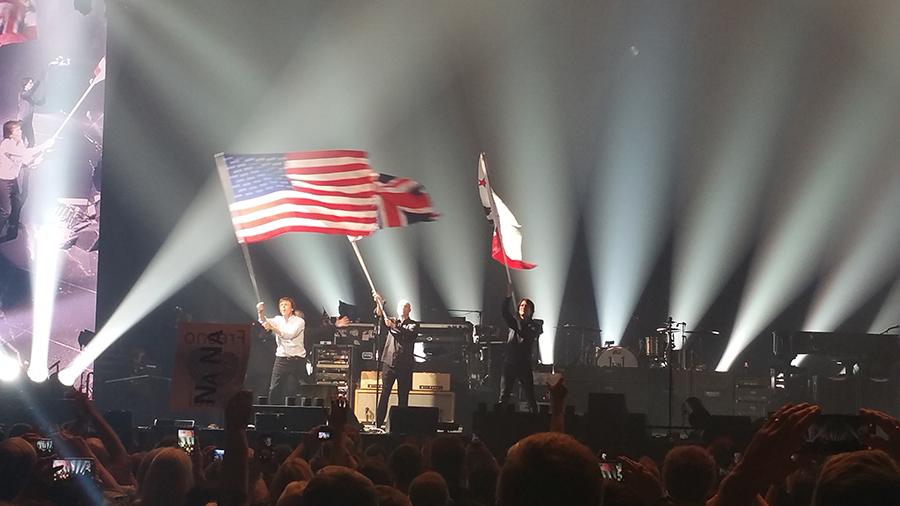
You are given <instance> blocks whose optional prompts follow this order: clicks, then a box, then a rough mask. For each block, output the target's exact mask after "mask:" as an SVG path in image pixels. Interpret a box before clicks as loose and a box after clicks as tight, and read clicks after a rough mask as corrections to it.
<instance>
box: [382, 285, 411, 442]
mask: <svg viewBox="0 0 900 506" xmlns="http://www.w3.org/2000/svg"><path fill="white" fill-rule="evenodd" d="M374 298H375V304H376V315H377V316H378V317H379V318H380V319H382V320H384V326H385V328H386V329H387V337H386V339H385V341H384V350H383V352H382V354H381V360H382V366H381V383H382V390H381V397H380V398H379V399H378V406H377V408H376V409H375V424H376V426H377V427H381V426H383V425H384V420H385V418H386V417H387V410H388V404H389V402H390V399H391V389H393V388H394V382H396V383H397V405H398V406H400V407H406V406H408V405H409V391H410V390H412V378H413V365H414V364H415V360H414V359H413V346H414V344H415V342H416V338H417V337H418V335H419V323H418V322H417V321H415V320H413V319H412V318H410V317H409V314H410V312H411V311H412V305H411V304H410V303H409V302H408V301H401V302H400V303H399V304H398V305H397V312H398V313H399V314H400V316H399V317H398V318H389V317H388V316H387V314H383V311H382V308H383V306H384V300H383V299H382V298H381V295H379V294H377V293H375V294H374Z"/></svg>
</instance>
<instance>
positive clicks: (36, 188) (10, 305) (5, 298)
mask: <svg viewBox="0 0 900 506" xmlns="http://www.w3.org/2000/svg"><path fill="white" fill-rule="evenodd" d="M105 52H106V16H105V5H104V2H102V1H101V0H74V1H73V0H0V122H2V123H3V125H4V132H3V134H4V135H3V137H4V139H3V140H2V142H0V352H2V354H3V355H5V357H6V358H7V359H9V358H11V359H13V360H15V361H16V362H18V364H19V366H20V367H21V369H22V371H25V370H26V369H27V367H28V364H29V361H30V360H31V352H32V343H33V341H34V339H35V335H36V334H38V337H40V335H43V336H45V338H46V336H47V334H48V333H49V352H48V357H47V366H48V367H49V368H50V372H51V373H52V372H53V371H54V370H55V369H56V366H57V365H58V366H59V367H65V366H66V365H67V364H68V363H69V362H70V361H71V360H72V359H73V358H74V357H75V355H77V354H78V352H79V350H80V345H79V342H78V341H79V339H78V336H79V334H82V331H84V330H87V331H93V330H94V325H95V312H96V294H97V257H98V250H99V246H100V242H99V238H100V237H99V219H100V192H101V183H100V180H101V172H102V146H103V104H104V79H105ZM48 325H49V329H48ZM48 330H49V332H48ZM88 335H89V334H86V333H85V334H83V336H88ZM83 340H84V337H82V341H83ZM5 363H9V362H8V360H7V361H6V362H5Z"/></svg>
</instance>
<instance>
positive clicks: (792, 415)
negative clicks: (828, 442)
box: [707, 403, 821, 506]
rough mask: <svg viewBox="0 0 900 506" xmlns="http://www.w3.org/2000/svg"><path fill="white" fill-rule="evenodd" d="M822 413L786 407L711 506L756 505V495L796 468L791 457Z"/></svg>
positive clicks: (758, 435) (755, 439)
mask: <svg viewBox="0 0 900 506" xmlns="http://www.w3.org/2000/svg"><path fill="white" fill-rule="evenodd" d="M820 412H821V409H820V408H819V407H818V406H816V405H813V404H808V403H803V404H796V405H793V404H787V405H785V406H784V407H782V408H781V409H779V410H778V411H776V412H775V413H774V414H773V415H772V416H771V417H770V418H769V420H768V421H767V422H766V423H765V425H763V426H762V428H760V429H759V430H758V431H757V432H756V434H755V435H754V436H753V439H752V440H751V441H750V444H748V445H747V448H746V449H745V450H744V454H743V457H742V458H741V460H739V461H738V462H737V464H736V465H735V466H734V468H733V469H732V470H731V472H729V473H728V475H726V476H725V478H723V479H722V482H721V483H720V485H719V490H718V493H717V494H716V496H715V497H713V498H712V499H710V500H709V501H708V502H707V505H708V506H740V505H744V504H755V503H756V502H757V495H759V494H763V493H765V492H766V489H767V488H768V486H769V485H771V484H772V483H776V482H780V481H782V480H783V479H784V478H785V477H786V476H787V475H788V474H790V472H791V471H792V469H793V468H794V466H795V464H794V462H792V460H791V456H792V455H793V454H794V453H796V452H797V450H799V449H800V446H801V445H802V444H803V441H804V439H805V438H804V436H805V433H806V430H807V429H808V428H809V426H810V424H812V422H813V420H815V418H816V417H817V416H818V415H819V413H820Z"/></svg>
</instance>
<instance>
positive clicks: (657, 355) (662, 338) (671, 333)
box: [567, 317, 718, 370]
mask: <svg viewBox="0 0 900 506" xmlns="http://www.w3.org/2000/svg"><path fill="white" fill-rule="evenodd" d="M686 326H687V324H686V323H684V322H676V321H675V320H673V319H672V318H671V317H670V318H669V319H668V320H666V322H665V323H664V324H663V325H661V326H659V327H656V328H655V330H654V332H652V333H651V334H650V335H648V336H645V337H642V338H641V339H640V340H639V342H638V353H637V355H635V353H634V352H633V351H632V350H631V349H628V348H626V347H624V346H621V345H616V344H615V343H614V342H612V341H606V342H604V343H603V345H602V346H596V345H593V344H592V343H591V344H589V345H585V343H584V339H583V338H582V350H583V352H582V357H581V360H580V361H579V362H581V363H582V364H584V365H589V366H594V367H647V368H650V369H662V368H670V367H671V368H675V369H696V370H704V369H705V364H704V363H702V360H700V353H696V351H697V350H687V349H686V347H685V346H684V344H685V342H686V338H687V337H688V336H689V335H690V334H706V333H707V332H701V331H687V330H685V327H686ZM567 327H569V328H573V327H574V326H572V325H569V326H567ZM589 330H591V331H593V332H596V333H598V334H599V332H600V330H599V329H589ZM711 333H712V334H718V332H711ZM692 348H694V346H693V345H692Z"/></svg>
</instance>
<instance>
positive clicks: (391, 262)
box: [347, 225, 427, 319]
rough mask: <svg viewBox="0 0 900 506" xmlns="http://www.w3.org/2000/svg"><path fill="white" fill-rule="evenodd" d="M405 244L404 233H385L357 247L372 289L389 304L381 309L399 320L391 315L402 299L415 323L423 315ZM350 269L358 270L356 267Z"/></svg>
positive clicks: (406, 233) (415, 274) (413, 267)
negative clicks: (407, 305)
mask: <svg viewBox="0 0 900 506" xmlns="http://www.w3.org/2000/svg"><path fill="white" fill-rule="evenodd" d="M421 226H427V225H421ZM409 241H410V236H409V231H408V230H402V229H385V230H379V231H377V232H376V233H375V234H374V235H372V236H370V237H367V238H365V239H363V240H361V241H359V242H358V243H357V245H358V246H359V249H360V252H361V253H362V256H363V259H365V261H366V265H367V266H368V268H369V273H370V274H371V275H372V281H373V282H374V283H375V288H376V289H377V290H378V291H379V292H380V293H381V295H382V296H383V297H384V300H385V301H386V302H387V303H388V304H390V305H389V306H386V307H385V310H386V311H387V313H388V315H389V316H399V315H395V314H392V311H393V310H394V304H395V303H396V302H397V301H399V300H401V299H406V300H408V301H410V304H411V305H412V314H413V315H414V316H413V319H416V318H421V317H420V316H419V315H421V314H422V313H423V311H422V309H423V308H422V307H420V306H419V301H420V295H419V276H418V272H417V270H416V264H415V262H414V260H413V255H412V246H411V244H410V243H409ZM347 247H348V248H349V247H350V246H349V245H348V246H347ZM352 268H354V269H360V270H361V268H360V267H359V266H358V265H354V266H352ZM360 275H362V274H360Z"/></svg>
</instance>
